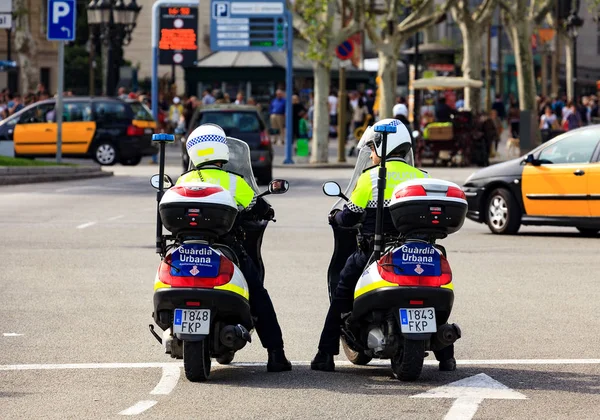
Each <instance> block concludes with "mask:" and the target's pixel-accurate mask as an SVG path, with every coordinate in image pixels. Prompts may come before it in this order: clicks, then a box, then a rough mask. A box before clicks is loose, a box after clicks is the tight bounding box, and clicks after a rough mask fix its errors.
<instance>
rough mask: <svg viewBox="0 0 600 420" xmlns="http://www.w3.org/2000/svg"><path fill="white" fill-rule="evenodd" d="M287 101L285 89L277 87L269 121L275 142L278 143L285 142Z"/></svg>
mask: <svg viewBox="0 0 600 420" xmlns="http://www.w3.org/2000/svg"><path fill="white" fill-rule="evenodd" d="M285 101H286V99H285V93H284V92H283V90H281V89H277V91H276V92H275V98H274V99H273V100H272V101H271V106H270V108H269V114H270V115H269V121H270V123H271V129H272V130H274V132H273V143H274V144H276V145H277V144H284V142H285ZM275 133H276V134H275Z"/></svg>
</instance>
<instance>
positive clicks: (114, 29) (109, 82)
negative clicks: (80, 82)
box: [87, 0, 142, 96]
mask: <svg viewBox="0 0 600 420" xmlns="http://www.w3.org/2000/svg"><path fill="white" fill-rule="evenodd" d="M141 9H142V6H138V4H137V2H136V0H130V2H129V4H127V5H126V4H125V1H124V0H92V1H91V2H90V3H89V4H88V7H87V16H88V24H89V26H90V29H91V30H90V36H91V37H94V36H97V37H99V38H100V40H101V41H102V43H103V44H104V45H105V46H106V47H107V49H106V69H105V77H104V80H105V81H106V82H105V83H106V84H105V85H104V94H105V95H107V96H114V94H115V89H116V77H115V76H116V74H117V72H118V70H119V67H120V64H121V59H122V57H120V56H119V59H118V60H116V63H115V60H114V57H113V50H114V49H115V48H116V49H118V48H121V47H122V46H124V45H129V43H130V42H131V33H132V32H133V30H134V29H135V26H136V21H137V17H138V15H139V13H140V10H141ZM92 49H93V47H92ZM92 83H93V82H92Z"/></svg>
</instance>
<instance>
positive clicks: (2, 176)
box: [0, 166, 114, 186]
mask: <svg viewBox="0 0 600 420" xmlns="http://www.w3.org/2000/svg"><path fill="white" fill-rule="evenodd" d="M113 175H114V174H113V173H112V172H108V171H103V170H102V169H101V167H100V166H98V167H93V166H83V167H69V166H42V167H32V166H25V167H23V166H0V186H2V185H18V184H33V183H41V182H56V181H78V180H80V179H90V178H100V177H107V176H113Z"/></svg>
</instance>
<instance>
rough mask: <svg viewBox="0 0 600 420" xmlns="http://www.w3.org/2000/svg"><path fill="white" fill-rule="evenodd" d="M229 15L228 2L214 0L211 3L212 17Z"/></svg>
mask: <svg viewBox="0 0 600 420" xmlns="http://www.w3.org/2000/svg"><path fill="white" fill-rule="evenodd" d="M226 17H229V3H228V2H224V1H215V2H214V3H213V19H218V18H226Z"/></svg>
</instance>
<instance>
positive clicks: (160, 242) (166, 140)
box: [152, 133, 175, 254]
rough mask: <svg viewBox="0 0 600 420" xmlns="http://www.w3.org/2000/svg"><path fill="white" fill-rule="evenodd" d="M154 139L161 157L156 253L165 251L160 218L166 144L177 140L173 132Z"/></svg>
mask: <svg viewBox="0 0 600 420" xmlns="http://www.w3.org/2000/svg"><path fill="white" fill-rule="evenodd" d="M152 141H153V142H157V143H158V145H159V148H160V153H159V154H160V157H159V165H158V168H159V169H158V191H157V193H156V253H157V254H162V252H163V248H164V247H163V236H162V233H163V226H162V220H161V218H160V211H159V206H160V200H161V199H162V197H163V195H164V193H165V192H164V189H165V145H166V144H167V143H173V142H174V141H175V136H174V135H172V134H165V133H160V134H153V135H152Z"/></svg>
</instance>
